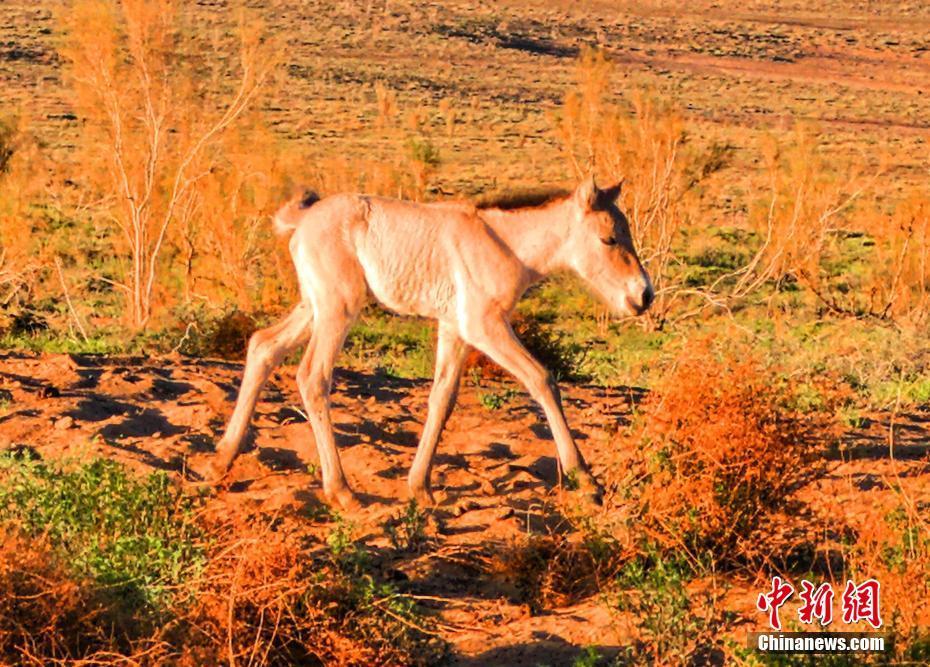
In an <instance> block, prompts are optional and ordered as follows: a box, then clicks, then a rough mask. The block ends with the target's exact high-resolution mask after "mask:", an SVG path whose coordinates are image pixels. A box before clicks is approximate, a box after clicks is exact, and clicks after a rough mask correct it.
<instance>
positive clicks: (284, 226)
mask: <svg viewBox="0 0 930 667" xmlns="http://www.w3.org/2000/svg"><path fill="white" fill-rule="evenodd" d="M318 201H320V196H319V195H318V194H317V193H316V192H314V191H313V190H304V191H303V194H299V195H297V196H295V197H292V198H291V199H290V201H288V202H287V203H286V204H285V205H284V206H282V207H281V208H279V209H278V211H277V213H275V214H274V216H273V217H272V219H271V222H272V224H273V225H274V231H275V234H277V235H278V236H289V235H291V234H293V233H294V230H295V229H297V225H299V224H300V221H301V219H302V218H303V214H304V211H306V210H307V209H308V208H310V207H311V206H313V205H314V204H316V203H317V202H318Z"/></svg>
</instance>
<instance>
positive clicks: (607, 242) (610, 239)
mask: <svg viewBox="0 0 930 667" xmlns="http://www.w3.org/2000/svg"><path fill="white" fill-rule="evenodd" d="M601 243H603V244H604V245H617V239H616V237H613V236H608V237H607V238H606V239H601Z"/></svg>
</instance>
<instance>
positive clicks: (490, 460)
mask: <svg viewBox="0 0 930 667" xmlns="http://www.w3.org/2000/svg"><path fill="white" fill-rule="evenodd" d="M240 375H241V365H240V364H236V363H227V362H221V361H210V360H193V359H187V358H180V357H175V358H161V359H146V358H117V357H99V356H87V355H42V356H30V355H24V354H19V353H7V354H3V355H0V388H2V389H5V390H7V391H8V392H9V394H7V397H8V398H9V400H8V401H7V402H6V406H5V410H4V411H2V412H0V449H2V448H7V447H11V446H16V445H28V446H30V447H32V448H34V449H35V450H37V451H38V453H39V454H40V455H41V456H43V457H48V458H60V457H80V456H106V457H109V458H113V459H117V460H120V461H123V462H125V463H126V464H128V465H129V466H131V467H132V468H134V469H137V470H139V471H151V470H164V471H167V472H168V473H169V474H170V475H171V476H173V477H175V478H176V479H178V480H181V481H182V483H185V484H186V483H190V484H194V483H196V480H197V473H196V471H197V470H202V469H203V466H204V464H205V463H206V461H207V459H208V457H209V456H210V455H211V453H212V450H213V446H214V443H215V441H216V440H217V439H218V437H219V435H220V434H221V432H222V428H223V426H224V423H225V419H226V417H227V416H228V415H229V413H230V411H231V409H232V402H233V401H234V399H235V395H236V391H237V389H238V384H239V379H240ZM293 380H294V369H293V368H284V369H282V370H280V371H279V372H278V373H277V374H276V375H275V376H273V378H272V380H271V382H270V383H269V387H268V388H267V389H266V392H265V394H264V395H263V400H262V401H261V402H260V404H259V407H258V411H257V414H256V417H255V420H254V426H255V428H254V429H253V435H252V436H251V442H250V443H249V446H248V448H247V451H246V452H245V453H244V454H243V455H242V456H240V458H239V459H238V460H237V462H236V464H235V466H234V468H233V470H232V473H231V478H230V483H229V485H228V487H227V488H223V489H219V490H217V492H216V493H215V495H213V496H212V497H211V499H210V500H209V510H210V511H215V512H218V513H222V514H223V515H224V516H227V517H228V516H231V515H233V514H235V513H241V516H243V517H267V519H268V520H271V519H272V518H273V517H281V518H287V520H289V521H295V522H298V523H301V525H305V530H306V532H307V533H309V534H313V535H315V536H317V537H322V536H324V535H325V534H326V533H327V532H328V531H329V529H330V526H329V525H327V523H326V522H320V521H318V520H315V519H314V518H313V517H314V516H315V514H317V513H318V511H319V509H320V508H321V504H322V492H321V488H320V482H319V476H318V473H316V472H315V470H316V466H315V465H314V463H315V462H316V460H317V458H316V452H315V447H314V446H313V436H312V434H311V430H310V428H309V426H308V425H307V423H306V421H305V420H304V419H303V418H302V416H301V415H300V413H299V412H298V411H297V409H296V407H297V406H299V405H300V403H299V399H298V396H297V391H296V388H295V385H294V381H293ZM482 391H489V389H487V388H485V389H483V390H482ZM428 392H429V382H428V381H420V380H399V379H394V378H386V377H382V376H373V375H367V374H361V373H354V372H347V371H337V375H336V379H335V383H334V391H333V421H334V424H335V425H336V437H337V442H338V443H339V446H340V451H341V455H342V460H343V464H344V466H345V468H346V471H347V474H348V477H349V481H350V483H351V484H352V485H353V487H354V488H355V490H356V491H357V492H359V493H360V495H361V498H362V499H363V500H364V501H365V502H366V507H365V509H364V510H362V511H360V512H359V513H358V514H357V515H353V516H351V517H349V519H350V520H351V521H352V522H353V523H354V524H355V525H356V526H358V528H359V530H360V532H361V535H362V536H363V537H364V538H365V539H367V540H368V541H369V544H371V545H373V546H375V547H377V546H379V545H387V544H388V542H387V539H386V537H385V533H384V530H383V524H384V521H385V520H386V519H388V518H390V517H392V516H397V515H398V514H400V512H401V511H402V510H403V503H404V502H405V500H406V473H407V470H408V467H409V465H410V463H411V461H412V459H413V455H414V451H415V448H416V443H417V438H418V436H419V431H420V427H421V424H422V422H423V420H424V418H425V416H426V406H427V396H428ZM634 398H635V392H631V391H630V390H621V389H604V388H599V387H593V386H581V385H567V386H565V387H564V388H563V399H564V403H565V409H566V413H567V417H568V421H569V424H570V425H571V427H572V428H573V430H574V433H575V437H576V438H577V440H578V442H579V445H580V447H581V448H582V450H583V452H584V454H585V456H586V457H587V459H588V460H589V462H590V463H591V464H592V467H593V469H594V472H595V474H597V473H598V471H599V469H600V468H601V464H602V463H603V462H606V461H608V460H609V459H610V458H611V451H610V450H611V448H615V447H620V446H623V444H622V443H623V441H622V439H620V438H616V437H615V435H614V434H616V432H617V429H618V427H621V426H622V425H623V424H624V423H626V419H627V417H628V415H629V410H630V407H631V404H632V401H633V400H634ZM890 420H891V417H890V416H889V415H885V416H877V417H876V418H874V419H873V420H872V421H871V422H870V424H869V426H868V427H867V428H865V429H863V430H861V431H858V432H855V433H850V434H849V436H848V438H847V439H846V443H845V444H844V447H843V451H842V452H841V453H840V454H837V455H835V456H834V457H833V460H831V461H830V462H829V468H828V473H827V475H825V476H824V477H823V478H822V479H820V480H818V481H817V482H815V483H813V484H812V485H811V486H810V487H809V488H808V489H806V490H805V492H804V494H803V495H804V497H805V499H806V501H805V502H806V504H807V507H808V509H809V510H810V511H811V512H814V513H824V514H825V515H828V516H830V515H832V516H836V517H837V519H839V513H844V514H846V515H847V516H849V517H850V518H852V519H853V520H854V518H855V515H856V513H857V512H858V511H859V510H860V509H863V508H874V507H876V506H879V505H882V504H884V503H887V502H890V501H891V500H892V499H893V494H892V493H891V492H890V491H888V489H887V484H886V482H888V481H889V480H890V479H891V478H893V477H894V476H895V475H902V476H910V477H911V478H912V479H913V477H914V476H915V475H916V476H918V479H919V476H923V475H927V466H926V455H927V452H928V449H930V438H928V432H930V415H928V414H927V413H916V414H911V415H897V416H895V417H894V421H895V429H894V441H893V449H892V453H893V455H894V458H891V457H890V456H889V439H888V435H889V432H890V431H889V427H890ZM308 464H310V466H309V467H308ZM433 480H434V488H435V489H436V492H437V493H436V496H437V500H439V507H438V508H437V510H436V511H435V512H434V513H433V519H432V524H431V526H430V530H431V532H432V533H433V534H434V537H435V539H436V541H437V543H436V546H435V548H433V549H430V550H429V551H428V552H426V553H423V554H421V555H419V556H414V557H412V559H411V560H410V561H407V562H405V563H404V564H403V565H401V566H400V568H401V570H403V571H404V574H405V575H406V576H407V577H408V578H409V582H410V587H411V588H412V589H413V590H414V591H415V592H416V593H417V594H418V595H421V596H424V598H425V600H424V604H425V605H426V606H428V607H432V608H434V609H436V610H437V611H439V613H440V618H441V619H442V622H443V624H444V627H445V628H446V630H445V632H446V633H447V638H448V639H449V640H450V641H451V642H453V644H454V645H455V650H456V654H457V655H458V656H459V657H458V660H459V663H458V664H462V665H468V664H474V665H478V664H509V665H535V664H539V663H547V664H563V663H565V662H569V663H570V662H571V660H573V659H574V657H576V656H577V655H578V653H579V651H580V648H581V647H583V646H586V645H592V644H594V645H598V646H600V647H603V648H602V652H604V653H606V654H609V653H610V652H611V649H612V648H616V647H618V646H619V645H620V644H622V643H623V637H624V636H625V634H626V633H625V632H624V630H623V626H624V625H625V623H623V619H621V618H619V617H618V616H617V615H616V614H615V613H613V612H611V611H610V610H609V608H608V606H607V605H606V604H605V603H604V601H603V600H601V599H600V598H599V597H598V596H594V597H592V598H591V599H589V600H586V601H584V602H582V603H581V604H578V605H575V606H572V607H569V608H563V609H558V610H554V611H549V612H545V613H542V614H539V615H531V614H530V612H529V610H528V608H527V607H526V606H525V605H523V604H521V603H520V602H519V600H518V598H517V597H516V596H514V595H513V594H512V591H508V590H507V587H506V586H505V585H503V584H501V582H496V581H494V580H493V579H491V578H487V577H480V576H476V573H475V571H474V569H473V566H474V565H475V562H476V561H477V560H479V559H481V558H482V557H483V554H485V553H487V552H486V550H485V549H486V547H487V546H488V545H490V544H494V543H500V542H506V541H508V540H511V539H513V538H516V537H518V536H519V535H521V534H523V533H525V532H526V531H527V530H539V529H541V528H542V527H543V526H544V525H547V524H548V523H549V522H551V521H552V517H553V516H554V515H556V514H557V512H555V510H554V508H553V502H552V501H553V499H554V497H555V496H556V495H557V494H558V490H557V487H558V479H557V469H556V464H555V458H554V444H553V443H552V441H551V439H550V436H549V432H548V429H547V428H546V427H545V426H543V422H542V420H541V413H540V411H539V410H538V409H537V408H536V407H535V406H533V405H532V404H531V403H530V402H529V401H528V399H527V398H525V397H524V396H523V394H518V395H517V396H516V397H515V398H513V399H512V400H511V401H510V402H509V403H507V404H506V405H505V406H504V407H503V408H501V409H499V410H489V409H487V408H485V407H483V406H482V405H481V403H480V402H479V400H478V391H477V390H476V389H475V388H474V387H473V386H471V384H470V383H469V382H468V381H466V383H465V386H464V387H463V390H462V392H461V396H460V399H459V405H458V407H457V408H456V410H455V412H454V413H453V415H452V417H451V419H450V421H449V425H448V428H447V430H446V432H445V434H444V437H443V440H442V442H441V443H440V447H439V454H438V459H437V461H436V465H435V467H434V472H433ZM921 486H922V488H924V489H927V491H926V493H927V494H930V484H923V485H918V487H917V488H921ZM918 500H928V498H922V499H918ZM734 583H735V584H736V585H735V587H734V588H733V589H732V590H731V591H730V593H729V595H728V598H727V599H728V606H730V607H731V608H734V609H736V610H738V611H740V612H742V613H744V614H745V615H746V617H747V619H753V618H754V612H753V609H752V601H753V600H754V599H755V598H754V595H755V594H757V593H753V590H750V589H751V588H752V587H751V586H749V588H747V585H746V584H745V583H743V584H740V583H738V582H734Z"/></svg>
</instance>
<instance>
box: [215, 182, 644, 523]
mask: <svg viewBox="0 0 930 667" xmlns="http://www.w3.org/2000/svg"><path fill="white" fill-rule="evenodd" d="M619 192H620V186H619V185H618V186H615V187H614V188H611V189H608V190H598V188H597V186H596V185H595V184H594V181H593V179H589V180H588V181H586V182H585V183H583V184H582V185H581V186H579V188H578V189H577V190H576V191H575V193H574V194H573V195H571V196H569V197H566V198H564V199H561V200H558V201H555V202H552V203H549V204H547V205H544V206H541V207H537V208H525V209H519V210H515V211H504V210H500V209H476V208H475V207H474V206H471V205H469V204H458V203H451V204H418V203H411V202H405V201H399V200H395V199H388V198H383V197H372V196H365V195H354V194H353V195H349V194H343V195H335V196H332V197H328V198H326V199H323V200H322V201H318V202H314V203H312V204H311V205H310V206H308V207H301V206H300V204H298V203H297V202H291V203H289V204H287V205H285V206H284V207H283V208H282V209H281V210H280V211H279V212H278V214H276V216H275V220H274V222H275V226H276V228H277V229H278V230H279V231H280V232H282V233H292V236H291V240H290V251H291V256H292V258H293V261H294V266H295V268H296V270H297V276H298V280H299V283H300V291H301V302H300V303H299V304H298V305H297V306H296V307H295V308H294V310H293V311H291V313H290V314H289V315H288V316H287V317H286V318H285V319H284V320H283V321H281V322H280V323H278V324H276V325H274V326H272V327H269V328H268V329H264V330H262V331H259V332H257V333H256V334H254V335H253V337H252V339H251V340H250V343H249V352H248V357H247V360H246V367H245V372H244V376H243V380H242V387H241V389H240V392H239V397H238V399H237V401H236V407H235V409H234V411H233V415H232V417H231V418H230V421H229V425H228V427H227V430H226V433H225V435H224V436H223V438H222V440H221V441H220V443H219V444H218V446H217V456H216V459H215V460H214V463H213V470H212V476H213V477H214V478H220V477H222V476H224V475H225V473H226V472H227V471H228V470H229V468H230V466H231V465H232V463H233V461H234V459H235V457H236V455H237V454H238V451H239V448H240V445H241V443H242V440H243V438H244V436H245V433H246V429H247V428H248V423H249V420H250V418H251V415H252V413H253V411H254V408H255V403H256V401H257V399H258V395H259V393H260V391H261V388H262V387H263V385H264V383H265V382H266V381H267V379H268V376H269V375H270V373H271V371H272V370H273V369H274V368H275V367H276V366H277V365H278V364H279V363H280V362H281V361H282V360H283V358H284V357H285V356H286V355H287V354H288V353H289V352H290V351H292V350H294V349H295V348H296V347H298V346H300V345H303V344H305V343H308V342H309V344H308V345H307V349H306V352H305V353H304V356H303V360H302V361H301V363H300V366H299V368H298V372H297V383H298V388H299V390H300V393H301V397H302V399H303V402H304V406H305V408H306V411H307V415H308V416H309V419H310V424H311V426H312V428H313V433H314V437H315V439H316V445H317V448H318V451H319V455H320V465H321V469H322V475H323V489H324V493H325V494H326V496H327V498H329V499H330V500H331V501H335V502H338V503H339V504H340V505H342V506H343V507H352V506H355V505H356V504H357V500H356V499H355V496H354V494H353V493H352V491H351V490H350V488H349V486H348V484H347V482H346V479H345V475H344V474H343V470H342V466H341V463H340V460H339V454H338V452H337V450H336V444H335V440H334V438H333V430H332V423H331V419H330V413H329V393H330V384H331V381H332V373H333V365H334V363H335V360H336V357H337V355H338V353H339V351H340V349H341V348H342V345H343V342H344V341H345V336H346V334H347V332H348V329H349V327H350V326H351V324H352V323H353V321H354V320H355V318H356V317H357V316H358V314H359V312H360V311H361V309H362V307H363V306H364V305H365V304H366V303H367V302H368V301H369V300H370V299H372V298H374V299H375V300H377V301H378V302H379V303H381V304H382V305H383V306H385V307H386V308H389V309H390V310H393V311H394V312H397V313H400V314H403V315H418V316H422V317H429V318H433V319H435V320H437V321H438V323H439V326H438V336H437V338H438V343H437V351H436V372H435V377H434V382H433V388H432V391H431V393H430V398H429V412H428V415H427V419H426V424H425V426H424V429H423V433H422V436H421V438H420V443H419V446H418V448H417V453H416V456H415V458H414V462H413V465H412V467H411V470H410V476H409V487H410V491H411V494H412V495H413V496H414V497H415V498H417V499H418V500H420V501H423V502H432V497H431V495H430V488H429V473H430V466H431V463H432V459H433V454H434V453H435V449H436V445H437V443H438V441H439V436H440V434H441V432H442V429H443V426H444V425H445V422H446V420H447V419H448V416H449V413H450V412H451V410H452V407H453V405H454V403H455V397H456V393H457V390H458V385H459V378H460V376H461V373H462V366H463V364H464V361H465V358H466V356H467V354H468V351H469V349H471V348H472V347H474V348H477V349H478V350H480V351H482V352H484V353H485V354H487V355H488V356H489V357H490V358H491V359H493V360H494V361H495V362H496V363H498V364H499V365H500V366H501V367H503V368H505V369H506V370H508V371H509V372H510V373H512V374H513V375H514V376H515V377H516V378H517V380H518V381H520V382H521V383H522V384H523V386H524V387H526V389H527V391H528V392H529V393H530V395H531V396H532V397H533V398H534V399H535V400H536V401H537V402H538V403H539V404H540V405H541V406H542V408H543V410H544V412H545V414H546V418H547V420H548V422H549V426H550V428H551V430H552V435H553V438H554V439H555V442H556V447H557V450H558V455H559V462H560V464H561V466H562V469H563V471H565V472H566V473H568V472H571V473H574V474H575V475H577V476H578V478H579V480H580V482H581V484H582V486H583V487H585V488H586V489H587V490H589V491H591V490H593V489H594V488H595V486H594V484H593V480H591V479H590V478H589V476H588V474H587V472H586V468H585V465H584V461H583V459H582V457H581V454H580V453H579V451H578V449H577V447H576V446H575V443H574V441H573V439H572V436H571V433H570V432H569V429H568V426H567V424H566V423H565V417H564V415H563V413H562V408H561V404H560V399H559V393H558V387H557V386H556V384H555V382H554V381H553V380H552V378H551V376H550V375H549V374H548V373H547V372H546V370H545V369H544V368H543V367H542V366H541V365H540V364H539V363H538V362H537V361H536V360H535V359H534V358H533V357H532V356H531V355H530V354H529V353H528V352H527V351H526V349H525V348H524V347H523V345H522V344H521V343H520V341H519V340H518V339H517V337H516V336H515V335H514V333H513V330H512V329H511V327H510V323H509V319H510V315H511V313H512V312H513V309H514V307H515V306H516V304H517V301H518V300H519V299H520V297H521V296H522V295H523V293H524V292H525V291H526V289H527V288H528V287H529V286H530V285H531V284H533V283H534V282H536V281H538V280H540V279H541V278H543V277H545V276H546V275H549V274H550V273H552V272H554V271H560V270H570V271H573V272H575V273H577V274H578V275H579V276H581V277H582V278H583V279H584V280H585V281H586V282H587V283H588V284H589V285H590V286H591V287H592V288H593V289H594V291H595V292H597V293H598V294H599V295H600V296H601V298H602V299H603V300H604V301H605V302H606V303H607V304H608V305H610V306H611V307H612V308H613V309H614V310H615V311H616V312H618V313H623V314H639V313H641V312H643V311H645V310H646V309H647V308H648V307H649V305H650V303H651V302H652V299H653V290H652V285H651V283H650V281H649V277H648V276H647V275H646V272H645V271H644V270H643V268H642V266H641V265H640V262H639V260H638V258H637V256H636V252H635V250H634V248H633V244H632V239H631V236H630V230H629V224H628V222H627V220H626V218H625V217H624V216H623V214H622V213H621V212H620V211H619V209H618V208H617V206H616V199H617V197H618V195H619ZM311 334H312V335H311Z"/></svg>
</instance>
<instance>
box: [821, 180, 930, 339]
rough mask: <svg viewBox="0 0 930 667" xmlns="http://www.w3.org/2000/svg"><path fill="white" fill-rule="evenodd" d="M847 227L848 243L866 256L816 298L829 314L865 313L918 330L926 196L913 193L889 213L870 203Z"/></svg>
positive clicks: (923, 303)
mask: <svg viewBox="0 0 930 667" xmlns="http://www.w3.org/2000/svg"><path fill="white" fill-rule="evenodd" d="M852 224H854V225H855V227H856V230H857V231H856V233H855V234H850V236H851V237H852V238H851V240H853V241H858V243H859V245H860V246H861V247H863V248H864V249H865V250H868V251H869V252H867V253H866V254H865V256H864V257H863V258H862V259H861V260H860V266H859V267H855V268H856V269H857V270H856V272H855V273H853V272H852V271H848V272H847V275H843V276H841V279H840V280H839V281H835V282H836V283H837V284H834V285H828V286H827V287H826V288H824V289H822V290H821V291H820V292H819V293H818V296H820V298H821V300H822V301H823V302H824V303H826V305H827V306H828V307H829V308H830V309H831V310H832V311H834V312H837V313H853V314H857V315H858V314H866V315H870V316H872V317H877V318H879V319H889V320H894V321H896V322H899V323H901V324H908V325H910V326H911V327H912V328H914V329H916V330H919V329H920V327H921V326H923V325H925V324H926V323H927V321H928V317H930V204H928V203H927V197H926V193H925V192H923V191H921V190H919V189H915V190H912V191H910V192H908V193H906V194H905V196H904V197H903V198H902V199H901V201H899V202H897V203H896V204H895V205H894V206H893V207H892V208H891V209H890V210H883V207H882V206H881V205H880V204H879V202H877V201H876V202H871V205H870V206H868V207H864V208H863V210H862V211H860V212H859V214H858V215H857V216H856V217H855V218H854V219H853V220H852ZM850 273H852V274H853V275H848V274H850ZM857 278H858V280H857Z"/></svg>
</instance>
